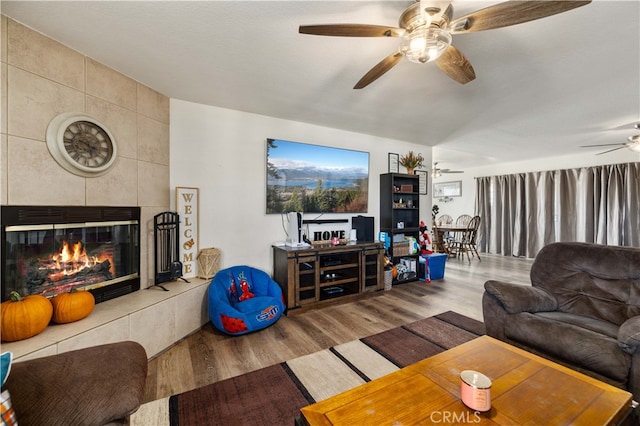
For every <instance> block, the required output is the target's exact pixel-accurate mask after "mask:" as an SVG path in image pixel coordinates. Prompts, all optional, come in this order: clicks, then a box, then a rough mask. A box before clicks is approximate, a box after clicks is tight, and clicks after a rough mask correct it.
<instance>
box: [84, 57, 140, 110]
mask: <svg viewBox="0 0 640 426" xmlns="http://www.w3.org/2000/svg"><path fill="white" fill-rule="evenodd" d="M86 64H87V93H88V94H89V95H93V96H95V97H98V98H100V99H104V100H106V101H109V102H112V103H114V104H116V105H119V106H121V107H124V108H127V109H130V110H133V111H135V109H136V97H137V96H136V86H137V83H136V82H135V81H134V80H132V79H130V78H129V77H127V76H126V75H124V74H121V73H119V72H118V71H116V70H114V69H112V68H109V67H106V66H104V65H102V64H101V63H99V62H96V61H94V60H93V59H91V58H86Z"/></svg>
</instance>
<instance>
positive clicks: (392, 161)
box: [389, 152, 400, 173]
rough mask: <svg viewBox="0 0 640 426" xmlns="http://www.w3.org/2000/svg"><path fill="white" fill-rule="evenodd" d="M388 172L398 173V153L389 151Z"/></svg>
mask: <svg viewBox="0 0 640 426" xmlns="http://www.w3.org/2000/svg"><path fill="white" fill-rule="evenodd" d="M389 173H400V154H396V153H394V152H390V153H389Z"/></svg>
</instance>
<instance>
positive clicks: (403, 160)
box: [400, 151, 424, 175]
mask: <svg viewBox="0 0 640 426" xmlns="http://www.w3.org/2000/svg"><path fill="white" fill-rule="evenodd" d="M423 163H424V157H423V156H422V154H420V153H418V154H414V153H413V151H409V153H408V154H407V155H403V156H402V157H400V165H401V166H404V167H406V168H407V173H409V174H410V175H412V174H413V169H419V168H420V167H422V164H423Z"/></svg>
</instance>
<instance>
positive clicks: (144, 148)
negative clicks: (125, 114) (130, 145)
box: [138, 114, 169, 165]
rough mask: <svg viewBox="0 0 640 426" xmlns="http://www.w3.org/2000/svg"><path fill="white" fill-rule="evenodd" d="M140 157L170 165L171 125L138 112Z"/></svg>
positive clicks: (140, 158)
mask: <svg viewBox="0 0 640 426" xmlns="http://www.w3.org/2000/svg"><path fill="white" fill-rule="evenodd" d="M138 159H139V160H142V161H149V162H151V163H158V164H164V165H169V126H168V125H167V124H163V123H160V122H159V121H156V120H152V119H150V118H147V117H145V116H143V115H140V114H138Z"/></svg>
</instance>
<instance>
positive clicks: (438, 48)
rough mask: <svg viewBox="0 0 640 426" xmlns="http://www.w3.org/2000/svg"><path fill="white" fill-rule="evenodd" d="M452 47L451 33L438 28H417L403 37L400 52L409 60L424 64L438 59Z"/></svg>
mask: <svg viewBox="0 0 640 426" xmlns="http://www.w3.org/2000/svg"><path fill="white" fill-rule="evenodd" d="M450 45H451V34H450V33H449V31H447V30H444V29H441V28H438V27H431V28H417V29H415V30H413V31H411V32H406V33H405V34H404V35H403V36H402V44H401V45H400V52H402V53H403V54H404V55H405V56H406V58H407V59H408V60H410V61H411V62H415V63H417V64H424V63H426V62H431V61H433V60H435V59H438V58H439V57H440V55H442V54H443V53H444V51H445V50H447V49H448V48H449V46H450Z"/></svg>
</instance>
